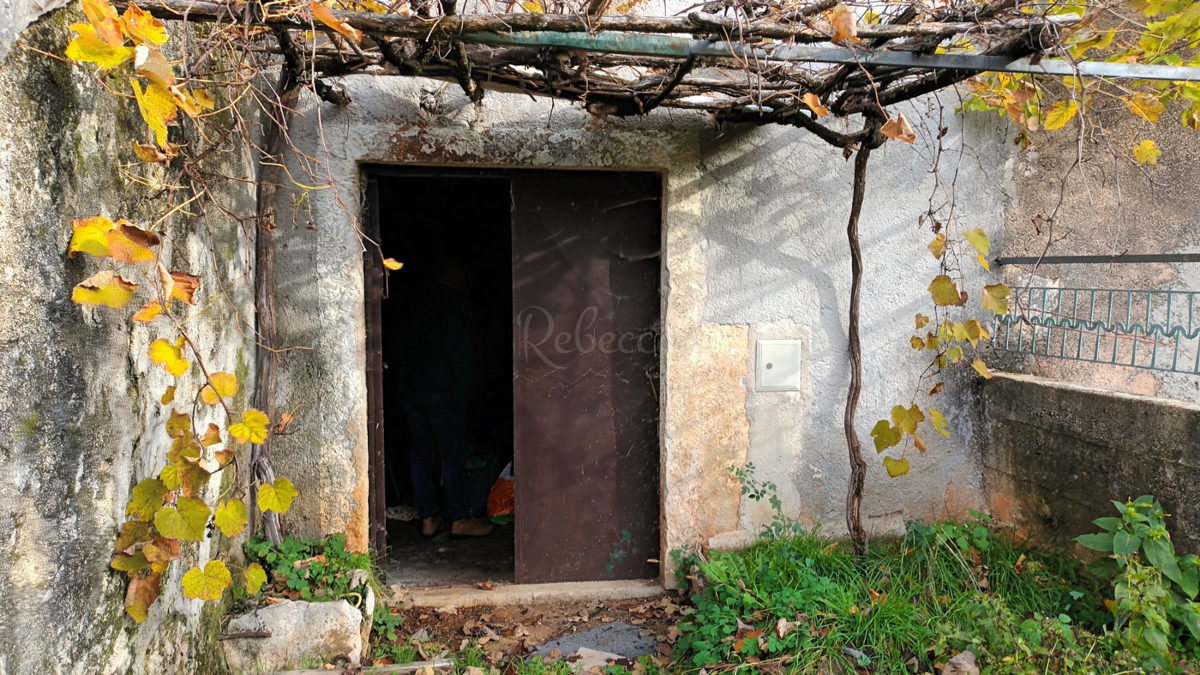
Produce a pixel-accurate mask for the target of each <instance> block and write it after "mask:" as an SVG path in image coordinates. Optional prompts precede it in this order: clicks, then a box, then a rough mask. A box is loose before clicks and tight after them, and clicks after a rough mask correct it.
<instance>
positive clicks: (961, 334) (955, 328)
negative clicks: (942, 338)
mask: <svg viewBox="0 0 1200 675" xmlns="http://www.w3.org/2000/svg"><path fill="white" fill-rule="evenodd" d="M950 330H951V332H952V333H953V334H954V339H955V340H956V341H958V342H965V341H966V339H967V327H966V326H965V325H964V324H963V322H961V321H955V322H954V323H953V324H951V325H950Z"/></svg>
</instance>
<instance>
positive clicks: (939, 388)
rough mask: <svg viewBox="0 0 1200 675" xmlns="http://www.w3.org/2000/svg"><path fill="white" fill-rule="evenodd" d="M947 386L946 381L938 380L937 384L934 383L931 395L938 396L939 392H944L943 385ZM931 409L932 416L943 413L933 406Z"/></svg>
mask: <svg viewBox="0 0 1200 675" xmlns="http://www.w3.org/2000/svg"><path fill="white" fill-rule="evenodd" d="M945 386H946V383H945V382H938V383H937V384H935V385H933V388H932V389H930V390H929V395H930V396H937V395H938V394H940V393H942V387H945ZM929 410H930V416H932V415H933V414H941V413H938V412H937V411H936V410H934V409H933V408H930V409H929Z"/></svg>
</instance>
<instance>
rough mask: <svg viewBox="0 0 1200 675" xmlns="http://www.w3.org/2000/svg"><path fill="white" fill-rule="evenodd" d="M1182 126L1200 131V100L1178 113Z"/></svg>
mask: <svg viewBox="0 0 1200 675" xmlns="http://www.w3.org/2000/svg"><path fill="white" fill-rule="evenodd" d="M1180 121H1181V122H1183V126H1185V127H1187V128H1188V129H1191V130H1193V131H1200V102H1196V103H1193V104H1192V105H1191V107H1190V108H1188V109H1187V110H1184V111H1183V114H1182V115H1180Z"/></svg>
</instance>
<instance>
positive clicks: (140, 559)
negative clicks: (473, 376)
mask: <svg viewBox="0 0 1200 675" xmlns="http://www.w3.org/2000/svg"><path fill="white" fill-rule="evenodd" d="M108 566H109V567H111V568H113V569H114V570H117V571H118V572H125V573H127V574H129V576H134V575H135V574H137V573H138V572H141V571H142V570H144V569H146V568H147V567H149V566H150V561H149V560H146V554H145V553H142V552H141V551H137V552H135V553H133V554H132V555H127V554H124V553H118V554H117V555H115V556H113V559H112V562H110V563H109V564H108Z"/></svg>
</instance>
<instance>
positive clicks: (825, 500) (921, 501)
mask: <svg viewBox="0 0 1200 675" xmlns="http://www.w3.org/2000/svg"><path fill="white" fill-rule="evenodd" d="M937 112H938V111H937V107H936V105H935V104H933V103H932V102H929V101H923V102H921V103H920V109H916V107H915V106H912V107H910V108H906V109H905V114H906V115H907V116H909V117H910V119H913V120H914V124H917V125H919V127H920V129H921V134H922V138H921V140H919V141H918V143H917V144H916V145H914V146H907V145H902V144H897V143H890V144H887V145H885V146H884V147H883V148H881V149H880V150H879V151H878V152H877V153H876V154H874V155H873V156H872V158H871V163H870V168H869V172H868V192H867V196H866V200H865V203H864V210H863V216H862V219H861V223H860V230H861V239H862V244H863V254H864V258H865V264H866V268H865V273H866V276H865V279H864V287H863V296H862V306H861V316H862V318H863V324H862V341H863V347H864V380H865V388H864V391H863V395H862V399H861V402H860V405H859V414H858V430H859V436H860V440H862V441H864V443H865V447H866V449H867V453H868V454H869V455H870V457H869V458H868V462H869V463H870V465H871V469H870V475H869V477H868V487H867V498H866V503H865V504H864V514H865V515H866V518H867V521H868V527H869V528H870V529H872V530H873V531H876V532H879V533H884V532H888V533H898V532H902V531H903V527H904V521H905V520H906V519H909V518H916V519H930V518H938V517H944V516H946V515H953V514H954V513H958V512H959V507H961V514H962V515H965V511H966V510H968V509H971V508H982V506H983V503H984V500H983V490H982V481H981V480H980V478H979V465H978V463H977V459H976V458H975V457H974V456H973V453H972V452H971V451H970V449H971V448H972V446H973V443H972V440H971V435H972V430H971V418H972V417H973V412H972V410H973V407H974V402H973V400H972V399H971V396H970V394H971V389H970V388H969V386H965V385H967V383H968V382H969V380H970V379H971V378H964V377H962V374H961V373H946V374H945V375H944V376H942V377H940V378H938V379H944V380H945V381H946V383H947V393H945V394H943V395H942V396H941V397H940V398H938V399H936V400H934V399H931V400H930V402H931V403H932V405H934V406H936V407H937V408H939V409H940V410H942V411H943V412H944V413H945V414H947V416H948V417H949V418H950V419H951V422H952V428H953V437H952V438H951V439H944V438H942V437H940V436H937V435H936V434H933V433H926V434H922V438H924V439H925V440H926V442H927V443H929V445H930V452H928V453H925V454H921V453H919V452H917V451H916V450H915V449H913V448H911V447H910V448H909V449H908V451H907V452H906V454H905V456H906V458H908V459H909V460H910V461H912V463H913V471H912V473H911V474H910V475H908V476H905V477H904V478H903V479H899V480H893V479H891V478H889V477H887V475H886V474H885V473H884V472H883V471H882V469H881V467H880V466H879V459H878V457H877V456H876V455H875V454H874V453H873V452H870V450H871V439H870V437H869V432H870V429H871V427H872V426H873V425H874V423H875V421H876V420H878V419H880V418H883V417H886V416H887V414H888V411H889V410H890V409H891V408H892V406H894V405H896V404H898V403H901V402H904V401H910V400H912V398H913V391H914V388H915V387H916V386H917V383H918V381H919V378H920V377H921V374H922V371H923V370H924V369H925V367H926V366H927V365H928V362H927V361H926V360H925V359H923V358H922V357H921V355H920V354H915V353H914V352H913V349H912V348H911V345H910V342H909V337H910V336H911V335H912V329H913V316H914V315H915V314H916V313H918V312H924V313H926V314H929V313H931V310H930V308H931V301H930V299H929V295H928V292H927V290H926V287H927V286H928V283H929V280H930V279H932V278H933V277H934V276H935V275H936V274H938V264H937V261H936V260H935V259H934V258H933V257H932V256H931V255H930V253H929V251H928V250H927V248H926V245H927V243H928V241H929V239H930V238H931V237H932V236H933V235H932V234H931V233H930V232H929V226H928V224H926V225H925V226H924V227H922V225H921V221H920V216H921V214H923V213H925V212H926V211H927V210H928V209H929V208H930V204H931V203H934V204H935V205H936V204H940V203H941V202H942V200H945V199H949V198H950V195H949V194H948V192H947V190H950V189H952V190H953V191H954V197H955V198H956V201H957V203H956V214H957V216H956V217H957V219H958V222H959V225H958V226H959V227H982V228H984V229H985V230H988V231H989V232H995V231H999V230H1000V229H1001V227H1002V225H1003V222H1004V221H1003V214H1004V211H1005V208H1006V206H1007V199H1008V195H1010V194H1011V191H1010V190H1008V189H1007V183H1006V181H1005V176H1006V172H1007V170H1008V168H1007V167H1008V166H1009V162H1010V154H1011V150H1010V147H1009V145H1006V144H1005V143H1003V134H1002V133H1001V128H1000V126H999V125H997V124H996V123H995V122H994V120H992V119H990V118H988V119H983V118H980V117H976V116H971V117H959V116H947V117H946V118H945V119H943V118H941V117H940V116H939V115H938V114H937ZM940 124H944V125H945V126H946V127H948V132H947V134H946V135H945V136H944V137H943V141H942V142H943V143H945V144H946V146H947V147H956V146H957V145H958V144H960V143H966V144H967V145H968V146H973V147H972V149H971V152H969V153H965V154H964V155H963V156H954V157H951V158H943V159H942V160H941V162H942V163H941V166H940V172H941V174H942V175H941V180H940V181H939V180H938V179H937V178H936V177H935V175H934V172H933V161H932V158H931V157H932V155H935V154H936V143H937V141H936V140H931V139H933V138H934V136H936V135H937V129H938V126H939V125H940ZM701 158H702V159H701V161H702V165H701V170H700V172H699V173H700V177H699V178H698V179H697V180H695V181H694V182H692V183H689V184H687V185H684V186H681V188H680V192H681V193H682V195H681V198H686V197H687V196H689V195H690V194H694V193H699V194H702V195H703V203H704V227H703V235H704V238H705V245H706V246H705V263H706V267H705V275H706V281H707V293H706V296H705V305H704V314H703V316H704V320H705V321H708V322H712V323H715V324H725V325H746V326H751V327H752V328H761V329H763V330H769V331H771V332H772V333H773V334H772V335H771V337H779V338H784V337H786V338H793V337H801V335H804V337H805V339H806V342H807V343H808V344H807V345H806V352H805V353H806V355H807V356H806V358H807V363H806V364H804V373H805V378H806V382H805V383H804V385H802V388H803V389H804V391H802V392H800V393H798V394H795V395H790V396H789V395H788V394H780V393H775V394H758V395H755V394H753V392H752V393H751V395H749V396H748V400H747V411H748V416H749V418H750V422H751V428H750V437H751V441H750V450H749V453H748V459H749V460H750V461H753V462H754V463H755V464H756V465H757V466H759V467H760V468H762V469H764V470H768V471H770V472H771V473H772V474H773V475H775V476H780V477H784V476H785V477H786V479H785V480H779V481H778V482H779V483H780V484H781V485H783V484H784V483H785V482H786V483H788V484H789V485H788V487H789V488H794V489H781V492H780V495H781V497H783V498H784V499H785V503H784V509H785V511H786V512H788V513H789V514H797V515H799V516H800V517H801V519H802V520H804V521H806V522H809V523H810V524H812V523H821V524H822V525H823V526H825V527H827V528H828V531H829V532H832V533H839V532H843V531H844V525H843V524H842V519H843V515H842V514H843V510H844V506H843V504H844V500H845V486H846V477H847V475H848V473H849V470H848V468H847V461H846V450H845V447H846V446H845V439H844V436H843V431H842V415H843V410H844V407H845V394H846V387H847V384H848V380H849V362H848V355H847V328H846V324H847V317H846V312H847V305H848V301H849V287H850V261H849V252H848V245H847V242H846V219H847V217H848V214H849V209H850V201H851V184H852V163H851V162H847V161H846V160H844V159H843V157H842V153H841V151H840V150H838V149H837V148H833V147H831V146H828V145H827V144H825V143H824V142H822V141H820V140H819V139H816V138H815V137H813V136H811V135H809V134H805V133H802V132H796V131H791V130H785V129H761V128H742V129H729V130H725V131H723V132H722V134H721V135H720V137H718V138H715V139H711V140H706V142H705V143H703V144H702V147H701ZM947 186H953V187H952V188H948V187H947ZM926 222H928V221H926ZM966 223H969V225H965V224H966ZM964 271H965V273H966V274H967V277H968V279H967V286H968V287H969V288H972V289H978V288H979V287H981V286H982V285H983V284H986V283H989V281H987V280H985V277H984V275H983V271H982V268H980V267H979V266H977V265H973V266H970V267H966V266H964ZM972 292H974V291H972ZM968 311H970V312H975V313H978V314H980V315H982V314H983V311H982V310H981V308H980V307H979V305H978V301H977V300H975V299H974V298H973V299H972V302H971V304H970V306H969V308H968ZM788 330H791V331H794V334H785V333H781V332H780V331H788ZM751 342H753V339H752V340H751ZM748 347H749V348H750V350H751V353H752V350H753V344H750V345H748ZM752 368H753V366H752V364H751V368H750V370H751V372H752ZM935 381H936V380H934V381H930V382H929V383H928V385H927V386H926V389H927V388H929V387H932V386H933V384H934V382H935ZM746 386H747V387H751V388H752V387H753V377H752V376H749V377H748V378H747V379H746ZM785 399H786V400H785ZM924 405H926V403H925V402H922V406H924ZM780 407H786V408H788V409H789V414H782V413H778V409H779V408H780ZM769 409H775V410H776V414H770V413H769ZM901 451H903V448H900V449H897V451H896V452H901ZM789 495H792V497H791V499H789V498H788V496H789ZM951 504H952V505H951Z"/></svg>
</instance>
